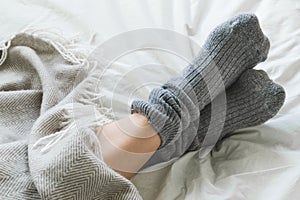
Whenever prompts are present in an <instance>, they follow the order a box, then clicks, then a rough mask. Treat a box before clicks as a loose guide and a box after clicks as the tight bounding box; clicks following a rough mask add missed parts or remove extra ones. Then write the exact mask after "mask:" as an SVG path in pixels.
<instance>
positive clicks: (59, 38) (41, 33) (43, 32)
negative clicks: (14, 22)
mask: <svg viewBox="0 0 300 200" xmlns="http://www.w3.org/2000/svg"><path fill="white" fill-rule="evenodd" d="M22 32H23V33H25V34H29V35H32V36H34V37H38V38H39V39H41V40H43V41H45V42H48V43H49V44H50V45H52V46H53V48H55V50H57V51H58V52H59V54H60V55H61V56H62V57H63V58H64V59H65V60H66V61H69V62H71V63H73V64H85V63H86V62H87V56H88V54H89V52H90V51H89V50H88V48H87V47H84V46H83V45H82V44H79V40H80V39H79V36H78V35H77V36H75V37H73V38H71V39H67V38H65V37H64V36H63V34H62V33H58V32H57V31H51V30H49V29H36V28H27V29H25V30H23V31H22Z"/></svg>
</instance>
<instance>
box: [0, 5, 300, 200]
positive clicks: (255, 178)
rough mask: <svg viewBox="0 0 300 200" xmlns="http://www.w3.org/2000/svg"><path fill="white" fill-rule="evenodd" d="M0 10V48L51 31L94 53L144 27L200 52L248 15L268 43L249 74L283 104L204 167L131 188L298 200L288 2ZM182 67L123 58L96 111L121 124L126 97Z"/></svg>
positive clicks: (188, 161) (169, 58) (178, 165)
mask: <svg viewBox="0 0 300 200" xmlns="http://www.w3.org/2000/svg"><path fill="white" fill-rule="evenodd" d="M0 3H1V4H0V5H1V7H0V13H1V15H0V23H1V32H0V40H1V39H4V38H6V37H7V36H9V35H11V34H13V33H15V32H19V31H21V30H23V29H24V28H28V27H35V28H39V29H43V28H46V29H49V28H50V29H53V30H54V31H57V30H60V32H62V33H63V34H64V35H67V36H68V35H69V36H73V35H74V34H79V35H81V37H82V39H83V40H84V41H86V42H87V43H88V44H91V45H95V46H96V45H98V44H101V43H102V42H105V41H107V40H108V39H109V38H111V37H112V36H114V35H117V34H120V33H122V32H124V31H130V30H134V29H139V28H145V27H148V28H149V27H150V28H162V29H168V30H172V31H176V32H178V33H181V34H183V35H185V36H187V37H189V38H191V39H193V40H194V41H196V42H197V43H199V44H201V43H202V42H203V40H204V39H205V37H206V36H207V35H208V33H209V31H210V30H211V29H212V28H213V27H214V26H215V25H217V24H218V23H220V22H222V21H224V20H226V19H227V18H229V17H230V16H233V15H235V14H237V13H240V12H254V13H256V14H257V15H258V17H259V19H260V21H261V26H262V28H263V30H264V32H265V33H266V35H268V37H269V38H270V41H271V50H270V54H269V58H268V60H267V61H266V62H265V63H263V64H260V65H259V66H258V67H257V68H260V69H264V70H266V71H267V72H268V73H269V75H270V77H271V78H272V79H273V80H274V81H276V82H278V83H280V84H282V85H283V86H284V87H285V89H286V92H287V99H286V103H285V105H284V107H283V108H282V110H281V111H280V113H279V114H278V115H277V116H276V117H275V118H274V119H272V120H270V121H269V122H267V123H266V124H264V125H262V126H259V127H253V128H250V129H245V130H240V131H238V132H237V133H236V134H234V135H233V136H231V137H229V138H228V139H226V140H225V141H224V142H223V143H222V144H221V146H220V148H219V149H218V150H214V151H213V152H212V153H211V154H209V155H207V156H206V157H205V158H201V159H199V156H198V154H199V153H198V152H192V153H189V154H187V155H186V156H184V157H182V158H181V159H179V160H178V161H176V162H175V163H174V164H173V165H172V166H169V167H166V168H163V169H161V170H158V171H154V172H151V173H146V174H140V175H137V176H136V177H134V179H133V182H134V183H135V185H136V186H137V187H138V189H139V191H140V192H141V194H142V196H143V197H144V199H203V200H206V199H209V200H224V199H230V200H240V199H247V200H262V199H272V200H297V199H300V123H299V119H300V89H299V87H300V23H299V22H300V2H299V1H298V0H285V1H279V0H263V1H262V0H251V1H249V0H226V1H225V0H224V1H220V0H190V1H187V0H180V1H172V0H166V1H161V0H151V1H150V0H149V1H148V0H143V1H140V0H130V1H129V0H127V1H124V0H122V1H121V0H119V1H116V0H107V1H98V0H74V1H67V0H63V1H62V0H51V1H50V0H0ZM120 45H122V44H120ZM182 48H184V50H186V52H187V54H189V55H190V56H191V57H192V56H193V55H194V54H195V51H194V50H193V49H192V48H189V44H187V46H184V47H182ZM153 62H154V63H160V64H162V65H168V66H169V67H161V68H153V69H152V68H151V70H150V68H149V66H148V64H149V63H153ZM184 63H185V62H184V61H182V59H178V57H176V56H173V55H170V54H168V53H165V52H161V53H159V52H157V51H144V52H135V53H133V54H131V55H130V54H128V55H126V56H124V57H123V58H121V59H120V60H118V62H116V63H115V64H114V65H113V66H111V68H110V69H109V70H108V71H107V73H106V74H104V78H105V80H108V81H105V83H103V85H101V87H103V88H104V89H103V94H105V95H106V96H107V99H106V101H105V102H104V105H106V106H110V104H111V100H112V101H113V108H114V111H115V112H116V113H117V114H118V116H122V115H125V114H126V113H128V104H129V101H130V99H129V98H128V97H127V96H128V93H130V92H132V91H133V90H134V89H136V88H137V87H138V86H139V85H141V83H144V82H145V80H147V81H148V82H150V81H151V80H155V83H159V82H163V81H164V80H166V79H167V78H168V77H170V76H171V75H173V74H174V73H176V72H178V71H179V70H180V69H181V68H182V66H184ZM141 65H145V67H140V68H139V70H136V69H137V68H135V66H141ZM111 77H114V80H112V79H111ZM133 78H134V81H133ZM116 83H117V84H116ZM154 85H155V84H152V85H151V84H149V85H147V86H146V87H142V88H141V89H140V90H137V91H136V92H135V93H134V96H135V97H143V98H146V96H147V94H148V93H149V91H150V89H151V88H152V87H153V86H154ZM115 86H118V89H117V90H114V88H115ZM148 86H149V87H148ZM134 96H133V97H134ZM133 97H132V98H133Z"/></svg>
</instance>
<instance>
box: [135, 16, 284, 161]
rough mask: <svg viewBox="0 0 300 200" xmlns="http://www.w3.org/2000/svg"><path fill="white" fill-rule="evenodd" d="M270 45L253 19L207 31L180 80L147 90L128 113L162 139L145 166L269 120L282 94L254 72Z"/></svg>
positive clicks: (234, 20) (240, 18)
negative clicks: (141, 118) (146, 95)
mask: <svg viewBox="0 0 300 200" xmlns="http://www.w3.org/2000/svg"><path fill="white" fill-rule="evenodd" d="M269 47H270V43H269V40H268V39H267V37H266V36H265V35H264V34H263V32H262V30H261V28H260V25H259V22H258V19H257V17H256V16H255V15H253V14H241V15H238V16H236V17H233V18H232V19H230V20H228V21H226V22H224V23H222V24H221V25H219V26H218V27H216V28H215V29H214V30H213V31H212V32H211V34H210V35H209V37H208V39H207V40H206V42H205V44H204V45H203V48H202V50H201V52H200V53H199V54H198V56H197V57H196V58H195V60H194V61H193V62H192V63H191V64H190V65H188V66H187V67H186V68H185V69H184V70H183V73H182V75H181V76H179V77H176V78H174V79H172V80H169V81H168V82H167V83H165V84H164V85H163V86H162V87H161V88H156V89H154V90H153V91H151V93H150V95H149V99H148V102H145V101H139V100H136V101H134V102H133V103H132V112H133V113H140V114H142V115H144V116H146V117H147V119H148V121H149V123H150V124H151V125H152V126H153V128H154V129H155V130H156V131H157V133H158V134H159V136H160V138H161V145H160V147H159V149H158V151H157V152H156V153H155V154H154V155H153V157H152V158H151V159H150V161H149V162H148V165H151V164H155V163H158V162H163V161H167V160H169V159H172V158H174V157H179V156H181V155H183V154H184V153H186V152H188V151H193V150H197V149H200V148H201V147H203V146H206V145H213V143H214V141H215V139H216V140H219V139H220V138H222V137H223V136H224V135H226V134H227V133H229V132H233V131H235V130H237V129H240V128H246V127H251V126H255V125H259V124H262V123H264V122H265V121H267V120H268V119H270V118H272V117H273V116H274V115H275V114H276V113H277V112H278V111H279V109H280V108H281V106H282V105H283V102H284V98H285V92H284V90H283V88H282V87H281V86H279V85H277V84H275V83H274V82H272V81H271V80H270V79H269V78H268V76H267V75H266V74H265V73H264V72H263V71H256V70H253V69H252V68H253V67H255V66H256V65H257V64H258V63H260V62H263V61H265V60H266V58H267V55H268V51H269ZM218 100H220V101H219V102H221V103H219V104H217V105H213V103H214V101H218ZM216 111H217V112H216ZM211 119H214V120H211ZM208 130H209V131H208ZM216 137H217V138H216ZM211 138H213V139H211Z"/></svg>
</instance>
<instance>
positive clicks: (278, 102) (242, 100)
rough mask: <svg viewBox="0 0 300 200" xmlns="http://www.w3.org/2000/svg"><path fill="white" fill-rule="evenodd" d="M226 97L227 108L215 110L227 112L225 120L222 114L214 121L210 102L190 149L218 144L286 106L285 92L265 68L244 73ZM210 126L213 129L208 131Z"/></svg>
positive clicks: (270, 116) (269, 117)
mask: <svg viewBox="0 0 300 200" xmlns="http://www.w3.org/2000/svg"><path fill="white" fill-rule="evenodd" d="M226 96H227V102H226V109H224V108H219V109H218V108H216V109H217V112H215V113H220V112H226V117H225V123H222V122H221V123H220V121H222V120H218V116H216V118H215V120H214V121H211V119H212V118H211V113H212V112H211V104H209V105H207V106H206V107H205V108H204V109H203V110H202V111H201V115H200V123H199V129H198V131H197V136H196V137H195V140H194V141H193V143H192V145H191V146H190V147H189V149H188V150H187V152H189V151H194V150H198V149H200V148H201V147H205V146H210V145H214V144H215V142H216V141H218V140H220V139H221V138H222V137H224V136H225V135H226V134H228V133H230V132H233V131H235V130H237V129H241V128H247V127H251V126H256V125H260V124H263V123H264V122H266V121H267V120H269V119H271V118H272V117H273V116H275V115H276V114H277V112H278V111H279V109H280V108H281V107H282V105H283V103H284V99H285V92H284V89H283V88H282V87H281V86H280V85H278V84H276V83H274V82H272V81H271V80H270V79H269V77H268V76H267V74H266V73H265V72H264V71H261V70H253V69H252V70H247V71H246V72H244V73H243V74H242V75H241V77H240V78H239V79H238V80H237V81H236V82H235V83H234V84H233V85H232V86H231V87H230V88H228V89H227V90H226ZM216 98H218V97H216ZM209 126H211V129H210V131H209V132H208V130H209ZM206 136H208V137H206ZM204 138H205V141H204ZM204 143H205V144H204Z"/></svg>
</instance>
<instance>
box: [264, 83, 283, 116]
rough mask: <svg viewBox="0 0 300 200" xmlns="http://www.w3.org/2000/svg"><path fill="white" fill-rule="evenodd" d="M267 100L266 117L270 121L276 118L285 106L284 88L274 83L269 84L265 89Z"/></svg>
mask: <svg viewBox="0 0 300 200" xmlns="http://www.w3.org/2000/svg"><path fill="white" fill-rule="evenodd" d="M262 93H263V94H264V98H265V104H264V106H265V111H266V113H265V117H266V118H268V119H270V118H272V117H274V116H275V115H276V114H277V113H278V112H279V110H280V108H281V107H282V106H283V104H284V101H285V91H284V88H283V87H282V86H280V85H278V84H276V83H274V82H269V83H268V84H267V85H266V86H265V87H264V89H263V91H262Z"/></svg>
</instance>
